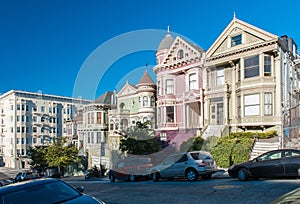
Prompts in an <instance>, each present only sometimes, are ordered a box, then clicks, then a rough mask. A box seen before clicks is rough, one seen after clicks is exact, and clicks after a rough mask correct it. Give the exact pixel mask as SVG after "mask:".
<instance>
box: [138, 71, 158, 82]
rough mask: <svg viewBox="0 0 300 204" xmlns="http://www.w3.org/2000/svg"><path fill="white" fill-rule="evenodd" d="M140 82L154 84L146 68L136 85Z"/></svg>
mask: <svg viewBox="0 0 300 204" xmlns="http://www.w3.org/2000/svg"><path fill="white" fill-rule="evenodd" d="M142 84H147V85H154V82H153V80H152V78H151V76H150V74H149V73H148V70H146V71H145V73H144V75H143V76H142V78H141V80H140V82H139V83H138V85H142Z"/></svg>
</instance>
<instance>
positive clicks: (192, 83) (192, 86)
mask: <svg viewBox="0 0 300 204" xmlns="http://www.w3.org/2000/svg"><path fill="white" fill-rule="evenodd" d="M197 88H198V87H197V75H196V73H193V74H190V75H189V90H196V89H197Z"/></svg>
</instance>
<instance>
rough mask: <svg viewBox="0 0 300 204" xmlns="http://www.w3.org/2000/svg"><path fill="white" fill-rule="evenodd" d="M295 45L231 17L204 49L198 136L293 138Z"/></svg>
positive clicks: (296, 113) (295, 133)
mask: <svg viewBox="0 0 300 204" xmlns="http://www.w3.org/2000/svg"><path fill="white" fill-rule="evenodd" d="M296 58H297V46H296V44H295V43H294V41H293V40H292V39H291V38H287V36H281V37H279V36H276V35H274V34H271V33H269V32H267V31H264V30H262V29H260V28H257V27H255V26H253V25H250V24H248V23H246V22H244V21H241V20H239V19H237V18H236V17H235V16H234V18H233V20H232V21H231V22H230V23H229V25H228V26H227V27H226V28H225V30H224V31H223V32H222V33H221V35H220V36H219V37H218V38H217V39H216V41H215V42H214V43H213V44H212V46H211V47H210V48H209V49H208V50H207V52H206V62H205V67H206V71H207V84H206V87H205V94H204V95H205V103H204V104H205V105H204V110H205V113H204V117H205V118H204V123H205V124H204V125H205V126H206V129H205V132H204V134H203V137H207V136H212V135H216V136H221V135H228V133H230V132H241V131H255V132H262V131H269V130H276V131H278V133H279V136H280V137H279V141H278V142H280V144H281V145H282V146H285V144H286V142H287V141H292V140H293V138H296V137H298V134H299V131H298V128H297V127H298V123H299V108H298V105H299V88H300V86H299V75H300V72H299V66H297V65H296V64H295V62H296Z"/></svg>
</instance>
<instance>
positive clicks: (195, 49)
mask: <svg viewBox="0 0 300 204" xmlns="http://www.w3.org/2000/svg"><path fill="white" fill-rule="evenodd" d="M180 43H182V44H185V45H186V47H187V48H188V49H189V51H190V53H189V54H190V56H189V57H191V58H192V57H194V56H197V57H198V54H200V53H203V52H205V50H203V49H202V48H201V47H199V46H198V45H196V44H193V43H191V42H189V41H187V40H185V39H183V38H181V37H180V36H177V37H176V38H175V40H174V42H173V44H172V46H171V47H170V49H169V51H168V53H167V54H166V57H165V58H164V60H163V61H162V64H166V63H168V62H169V61H170V60H171V59H172V58H173V57H177V52H176V51H178V44H180ZM185 52H186V50H185Z"/></svg>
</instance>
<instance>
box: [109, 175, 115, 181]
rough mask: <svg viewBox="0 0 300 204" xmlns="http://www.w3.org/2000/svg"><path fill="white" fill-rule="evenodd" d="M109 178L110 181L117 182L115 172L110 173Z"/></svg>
mask: <svg viewBox="0 0 300 204" xmlns="http://www.w3.org/2000/svg"><path fill="white" fill-rule="evenodd" d="M109 180H110V182H115V181H116V176H115V175H114V174H109Z"/></svg>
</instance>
